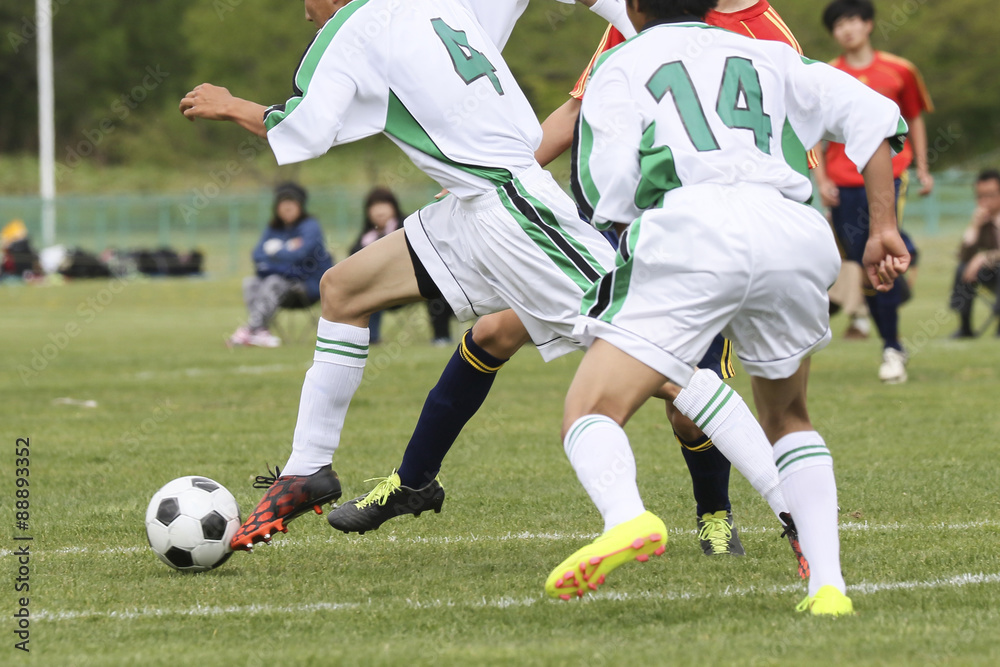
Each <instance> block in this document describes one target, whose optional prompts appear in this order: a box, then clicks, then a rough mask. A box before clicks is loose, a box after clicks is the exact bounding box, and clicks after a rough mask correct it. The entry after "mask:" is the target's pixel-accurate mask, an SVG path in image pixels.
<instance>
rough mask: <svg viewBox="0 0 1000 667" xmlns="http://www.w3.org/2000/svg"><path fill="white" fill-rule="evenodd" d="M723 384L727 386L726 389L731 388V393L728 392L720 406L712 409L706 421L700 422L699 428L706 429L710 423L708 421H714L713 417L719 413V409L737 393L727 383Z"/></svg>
mask: <svg viewBox="0 0 1000 667" xmlns="http://www.w3.org/2000/svg"><path fill="white" fill-rule="evenodd" d="M722 386H723V387H725V388H726V389H729V393H728V394H726V397H725V398H724V399H722V401H720V402H719V407H717V408H715V410H713V411H712V414H710V415H709V416H708V417H706V418H705V421H704V422H703V423H701V424H698V428H700V429H701V430H702V431H704V430H705V426H707V425H708V422H710V421H712V417H714V416H715V415H717V414H719V410H721V409H722V408H724V407H725V405H726V403H728V402H729V399H731V398H732V397H733V394H734V393H735V392H734V391H733V390H732V389H730V388H729V387H728V386H726V385H722Z"/></svg>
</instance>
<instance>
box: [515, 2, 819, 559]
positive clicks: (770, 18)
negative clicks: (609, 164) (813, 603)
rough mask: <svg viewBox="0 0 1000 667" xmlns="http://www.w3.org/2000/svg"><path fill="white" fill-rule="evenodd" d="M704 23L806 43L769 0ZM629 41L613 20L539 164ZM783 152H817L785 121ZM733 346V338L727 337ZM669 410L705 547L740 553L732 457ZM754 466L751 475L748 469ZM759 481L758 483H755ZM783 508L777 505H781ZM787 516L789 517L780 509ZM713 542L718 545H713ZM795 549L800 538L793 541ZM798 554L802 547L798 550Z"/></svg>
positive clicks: (556, 149) (802, 165)
mask: <svg viewBox="0 0 1000 667" xmlns="http://www.w3.org/2000/svg"><path fill="white" fill-rule="evenodd" d="M705 22H706V23H708V24H709V25H713V26H716V27H719V28H725V29H726V30H730V31H732V32H736V33H739V34H741V35H745V36H747V37H751V38H754V39H765V40H772V41H777V42H783V43H785V44H788V45H790V46H791V47H792V48H794V49H795V50H796V51H798V52H799V53H802V48H801V47H800V46H799V43H798V42H797V41H796V39H795V36H794V35H793V34H792V31H791V30H789V28H788V26H787V25H785V22H784V21H783V20H782V19H781V17H780V16H779V15H778V12H776V11H775V10H774V8H773V7H771V5H770V3H768V2H767V0H719V3H718V5H716V8H715V9H714V10H711V11H709V13H708V14H707V16H706V17H705ZM625 40H626V36H625V35H623V34H622V32H621V31H619V30H618V29H617V28H616V27H614V26H611V25H609V26H608V29H607V30H606V31H605V33H604V36H603V37H602V39H601V42H600V44H599V45H598V47H597V51H596V52H595V53H594V56H593V57H592V58H591V60H590V63H589V64H588V65H587V68H586V69H585V70H584V71H583V74H581V75H580V78H579V80H578V81H577V83H576V87H574V88H573V90H572V92H570V99H569V100H567V101H566V103H565V104H563V105H562V106H561V107H559V108H558V109H556V110H555V111H554V112H553V113H552V114H551V115H550V116H549V117H548V118H547V119H546V120H545V122H544V123H542V129H543V130H544V134H543V137H542V143H541V145H540V146H539V148H538V150H537V151H536V152H535V157H536V159H537V160H538V162H539V164H542V165H545V164H547V163H549V162H551V161H552V160H554V159H555V158H556V157H558V156H559V155H561V154H562V153H563V152H564V151H565V150H566V149H567V148H569V147H570V145H571V144H572V142H573V131H574V128H575V127H576V119H577V117H578V116H579V114H580V104H581V100H582V99H583V94H584V90H585V89H586V86H587V79H588V78H589V77H590V72H591V69H593V67H594V65H595V63H596V62H597V60H598V58H600V56H601V54H603V53H604V52H605V51H608V50H609V49H612V48H614V47H615V46H618V45H619V44H621V43H622V42H624V41H625ZM782 144H783V152H784V154H785V158H786V160H788V162H789V164H790V165H791V166H792V167H794V168H796V169H797V170H799V171H800V172H802V173H806V172H807V171H808V169H809V168H810V167H815V166H816V163H817V161H818V160H817V157H816V155H815V154H814V152H812V151H810V152H809V153H806V150H805V148H804V147H803V146H802V143H801V142H800V141H799V140H798V138H797V137H796V136H795V134H794V132H792V130H791V126H790V125H788V124H786V127H785V128H784V131H783V137H782ZM724 340H725V339H723V338H722V337H721V336H719V337H718V338H717V340H716V342H715V343H713V349H711V350H709V356H707V357H706V360H703V361H702V363H700V364H699V366H700V367H702V368H711V369H712V370H714V371H716V372H717V373H718V374H719V375H720V377H721V378H722V379H726V378H728V377H732V374H726V373H725V372H723V373H719V370H720V369H722V370H723V371H724V369H725V368H726V364H722V365H720V364H716V363H712V364H711V365H706V361H714V359H710V357H711V355H712V354H713V350H714V349H718V348H721V347H722V344H723V341H724ZM725 343H726V344H727V348H728V341H725ZM667 412H668V414H669V416H670V420H671V423H672V424H673V427H674V436H675V437H676V438H677V441H678V442H679V443H680V444H681V451H682V453H683V454H684V459H685V461H686V462H687V465H688V470H689V472H690V473H691V481H692V485H693V487H694V496H695V502H696V503H697V510H696V512H697V515H698V528H699V537H700V538H701V543H702V549H703V550H704V551H705V553H706V554H712V553H725V552H724V551H723V550H722V549H721V547H722V545H725V544H727V540H724V539H720V537H722V536H728V537H729V539H728V543H729V544H730V545H732V547H733V548H732V549H730V550H729V553H740V552H742V547H739V546H737V545H738V538H736V537H735V531H733V535H731V536H730V533H729V531H731V530H732V514H731V512H730V509H731V507H730V502H729V472H730V462H729V460H728V459H727V458H726V457H725V456H723V455H722V453H721V452H719V451H718V449H716V447H714V446H713V443H712V441H711V440H710V439H709V438H707V437H706V436H705V434H704V433H702V432H701V430H700V429H698V427H697V426H695V425H694V423H693V422H691V421H690V420H688V419H686V418H685V417H684V416H683V415H681V414H679V413H677V412H675V411H674V410H673V406H672V404H671V403H669V402H668V403H667ZM738 467H739V468H740V469H741V471H742V472H743V474H744V475H745V476H746V477H747V478H748V479H751V478H753V479H758V480H760V479H767V478H768V476H767V475H766V474H753V472H755V470H754V468H755V460H751V459H745V460H741V461H738ZM748 471H751V474H747V473H748ZM755 486H757V485H756V484H755ZM757 490H758V491H761V493H762V495H765V498H766V497H767V495H766V494H765V493H764V490H762V489H760V488H758V489H757ZM776 512H778V510H776ZM779 517H780V518H781V519H782V520H783V521H784V516H782V515H781V514H779ZM713 545H714V547H713ZM792 546H793V548H795V546H796V545H795V543H794V542H793V545H792ZM796 553H798V552H796ZM800 566H801V567H800V574H802V575H803V576H804V575H805V572H806V566H805V565H804V562H803V560H802V559H800Z"/></svg>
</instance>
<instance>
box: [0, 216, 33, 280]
mask: <svg viewBox="0 0 1000 667" xmlns="http://www.w3.org/2000/svg"><path fill="white" fill-rule="evenodd" d="M0 247H2V250H3V261H2V263H0V275H4V276H17V277H18V278H33V277H35V276H38V275H41V269H40V268H39V266H38V254H37V253H35V251H34V250H33V249H32V247H31V241H30V240H29V239H28V228H27V227H25V225H24V222H23V221H22V220H11V221H10V222H9V223H7V225H5V226H4V228H3V231H2V232H0Z"/></svg>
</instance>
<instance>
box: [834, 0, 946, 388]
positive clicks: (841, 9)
mask: <svg viewBox="0 0 1000 667" xmlns="http://www.w3.org/2000/svg"><path fill="white" fill-rule="evenodd" d="M823 24H824V25H825V26H826V28H827V30H829V31H830V33H831V35H833V38H834V39H835V40H836V41H837V43H838V44H839V45H840V47H841V49H843V53H842V54H841V55H840V57H839V58H837V59H836V60H834V61H833V62H831V63H830V64H831V65H833V66H834V67H836V68H837V69H839V70H841V71H843V72H846V73H847V74H850V75H851V76H853V77H855V78H856V79H858V80H859V81H861V82H863V83H864V84H866V85H867V86H868V87H870V88H872V89H873V90H875V91H877V92H878V93H881V94H882V95H884V96H885V97H887V98H889V99H891V100H892V101H893V102H895V103H896V105H897V106H898V107H899V109H900V113H901V114H902V116H903V118H905V119H906V123H907V125H908V126H909V132H908V134H907V141H906V144H905V146H904V147H903V150H902V151H901V152H900V153H899V154H898V155H896V156H895V157H894V158H893V161H892V164H893V176H894V178H895V180H896V204H897V207H898V208H897V210H898V213H897V217H898V218H901V217H902V212H901V211H902V205H903V202H905V195H906V188H907V182H908V172H907V169H908V167H909V166H910V164H911V163H915V164H916V173H917V179H918V180H919V181H920V186H921V187H920V194H921V195H927V194H930V192H931V191H932V190H933V188H934V178H933V177H932V176H931V174H930V170H929V162H928V158H927V126H926V124H925V122H924V112H931V111H933V110H934V105H933V103H932V102H931V98H930V95H929V94H928V92H927V88H926V86H925V85H924V81H923V78H922V77H921V76H920V72H919V71H918V70H917V68H916V67H915V66H914V65H913V63H911V62H909V61H908V60H905V59H903V58H900V57H899V56H895V55H892V54H891V53H886V52H884V51H878V50H876V49H875V47H874V46H873V44H872V40H871V37H872V32H873V30H874V29H875V6H874V5H873V4H872V2H871V0H833V2H830V3H829V4H828V5H827V6H826V9H825V10H824V11H823ZM821 158H822V159H820V160H819V165H817V168H816V169H815V172H814V173H815V175H816V183H817V186H818V189H819V193H820V197H821V199H822V201H823V204H824V205H825V206H827V207H828V208H829V209H830V212H831V213H832V216H833V226H834V230H835V231H836V234H837V238H838V239H839V240H840V242H841V244H842V246H843V248H844V251H845V254H846V259H847V260H849V261H852V262H856V263H858V264H859V265H861V264H862V263H863V262H862V256H863V254H864V249H865V242H866V241H867V239H868V196H867V194H866V192H865V187H864V179H863V178H862V176H861V174H860V173H859V171H858V166H857V165H855V164H854V163H853V162H851V160H850V158H848V157H847V153H846V152H845V147H844V145H843V144H838V143H830V144H828V145H827V147H826V150H825V151H821ZM904 240H906V239H905V238H904ZM907 245H908V247H912V244H909V243H908V244H907ZM911 254H912V252H911ZM911 263H912V264H913V265H915V264H916V262H915V261H912V262H911ZM852 289H853V287H852ZM908 298H909V284H908V283H907V281H906V280H897V281H896V282H895V283H894V284H893V287H892V289H891V290H890V291H889V292H876V291H875V290H873V289H870V288H867V289H866V290H865V300H866V302H867V304H868V310H869V312H870V314H871V317H872V320H873V322H874V323H875V328H876V329H877V330H878V333H879V337H880V338H881V339H882V364H881V365H880V366H879V370H878V377H879V379H880V380H881V381H882V382H885V383H887V384H897V383H901V382H906V379H907V371H906V364H907V362H908V361H909V356H908V355H907V353H906V350H904V349H903V344H902V342H901V341H900V337H899V307H900V306H901V305H902V304H903V303H905V302H906V300H907V299H908Z"/></svg>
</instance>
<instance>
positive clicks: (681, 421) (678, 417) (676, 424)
mask: <svg viewBox="0 0 1000 667" xmlns="http://www.w3.org/2000/svg"><path fill="white" fill-rule="evenodd" d="M667 405H668V406H670V407H668V409H667V418H668V419H670V425H671V426H673V428H674V433H676V434H677V435H678V436H680V438H681V439H682V440H684V441H685V442H694V441H695V440H700V439H701V438H702V436H704V435H705V434H704V433H702V431H701V429H700V428H698V427H697V426H696V425H695V423H694V422H693V421H691V420H690V419H688V418H687V417H685V416H684V415H682V414H681V413H680V411H678V410H676V409H671V408H672V404H670V403H667Z"/></svg>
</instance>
